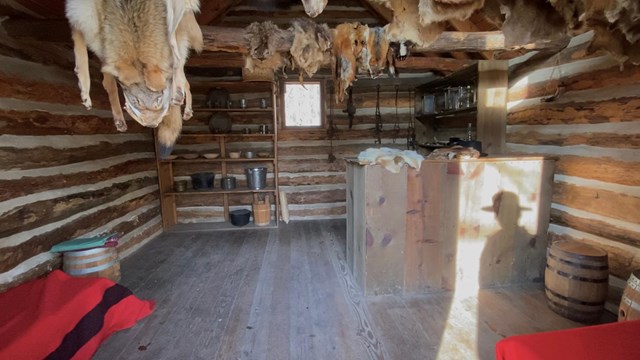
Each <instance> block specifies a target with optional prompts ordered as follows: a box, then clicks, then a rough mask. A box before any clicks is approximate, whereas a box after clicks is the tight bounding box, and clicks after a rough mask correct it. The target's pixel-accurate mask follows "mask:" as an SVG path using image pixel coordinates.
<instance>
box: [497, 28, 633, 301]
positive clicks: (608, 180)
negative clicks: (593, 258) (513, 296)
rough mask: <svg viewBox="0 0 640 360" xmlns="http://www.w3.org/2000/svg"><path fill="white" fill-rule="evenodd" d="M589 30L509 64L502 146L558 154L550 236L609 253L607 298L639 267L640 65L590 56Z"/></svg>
mask: <svg viewBox="0 0 640 360" xmlns="http://www.w3.org/2000/svg"><path fill="white" fill-rule="evenodd" d="M589 41H590V34H585V35H582V36H580V37H578V38H576V39H574V41H573V42H572V44H570V46H569V47H568V48H567V49H566V50H564V51H562V52H560V53H559V54H557V55H554V56H553V57H550V58H548V59H547V60H545V61H542V62H537V63H534V64H532V65H529V66H528V67H527V66H525V67H523V66H518V67H512V69H511V72H510V73H511V76H510V88H509V94H508V118H507V124H508V125H507V150H508V151H509V152H511V153H528V154H544V155H551V156H555V157H557V162H556V170H555V178H554V188H553V198H552V202H553V203H552V209H551V225H550V227H549V233H550V240H551V241H556V240H560V239H575V240H578V241H581V242H584V243H588V244H592V245H597V246H599V247H601V248H603V249H604V250H606V251H607V252H608V253H609V266H610V273H611V274H612V277H611V280H610V284H611V285H613V286H612V290H613V291H610V299H609V304H608V307H609V308H610V309H612V310H615V307H616V306H617V303H618V301H619V296H620V293H619V289H620V288H621V287H623V286H624V282H625V281H626V279H627V278H628V277H629V274H630V272H631V271H633V270H635V269H640V211H638V209H640V171H639V170H640V141H639V139H640V67H639V66H635V65H631V64H628V63H627V64H624V66H622V65H621V64H619V63H618V62H616V61H615V60H614V59H613V58H612V57H610V56H608V55H606V54H602V53H596V54H588V53H587V51H586V50H587V47H588V44H589Z"/></svg>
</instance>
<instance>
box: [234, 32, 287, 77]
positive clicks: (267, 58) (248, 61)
mask: <svg viewBox="0 0 640 360" xmlns="http://www.w3.org/2000/svg"><path fill="white" fill-rule="evenodd" d="M283 33H284V31H282V30H280V29H279V28H278V27H277V26H276V25H275V24H274V23H272V22H271V21H265V22H261V23H260V22H253V23H251V24H250V25H249V26H247V28H246V29H245V35H244V37H245V39H246V40H248V41H249V55H248V56H245V63H244V68H245V69H247V71H248V72H249V73H253V72H254V71H255V70H259V71H260V72H265V71H266V70H271V72H275V71H276V70H278V69H280V68H283V67H285V66H286V65H287V63H288V62H287V60H286V58H285V57H283V56H282V55H281V54H280V53H278V51H277V49H278V43H279V42H280V41H281V40H282V38H283V37H284V36H283Z"/></svg>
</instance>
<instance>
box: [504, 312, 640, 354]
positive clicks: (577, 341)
mask: <svg viewBox="0 0 640 360" xmlns="http://www.w3.org/2000/svg"><path fill="white" fill-rule="evenodd" d="M639 344H640V320H636V321H625V322H619V323H611V324H604V325H595V326H585V327H580V328H575V329H568V330H558V331H549V332H543V333H538V334H531V335H519V336H510V337H508V338H506V339H503V340H501V341H499V342H498V343H497V344H496V359H498V360H554V359H558V360H590V359H593V360H603V359H615V360H637V359H640V345H639Z"/></svg>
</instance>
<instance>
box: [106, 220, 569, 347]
mask: <svg viewBox="0 0 640 360" xmlns="http://www.w3.org/2000/svg"><path fill="white" fill-rule="evenodd" d="M345 227H346V223H345V221H343V220H324V221H306V222H292V223H290V224H281V225H280V228H279V229H261V230H247V231H231V232H192V233H171V234H169V233H165V234H163V235H161V236H160V237H159V238H158V239H156V240H154V241H152V242H151V243H149V244H147V245H146V246H144V247H143V248H141V249H140V250H139V251H137V252H136V253H135V254H133V255H131V256H130V257H129V258H127V259H126V260H124V261H123V262H122V264H121V265H122V280H121V283H122V284H123V285H125V286H127V287H129V288H130V289H131V290H132V291H133V292H134V294H136V295H137V296H138V297H140V298H144V299H153V300H155V301H156V302H157V308H156V310H155V311H154V313H153V314H151V315H150V316H149V317H147V318H146V319H143V320H142V321H140V322H139V323H138V324H137V325H136V326H135V327H133V328H131V329H128V330H124V331H121V332H119V333H116V334H114V335H113V336H112V337H111V338H110V339H108V340H107V341H106V342H105V343H104V344H103V345H102V347H101V348H100V349H99V351H98V353H97V354H96V356H95V359H225V360H226V359H278V360H280V359H292V360H298V359H403V360H404V359H436V358H439V359H475V358H481V359H492V358H494V356H493V347H494V345H495V342H496V341H498V340H499V339H501V338H503V337H505V336H509V335H513V334H522V333H531V332H538V331H544V330H552V329H563V328H570V327H576V326H580V325H579V324H577V323H574V322H572V321H569V320H566V319H564V318H562V317H560V316H557V315H555V314H554V313H553V312H551V311H550V310H548V309H547V307H546V305H545V301H544V294H543V292H542V291H541V290H540V289H537V288H536V289H532V288H512V289H503V290H491V291H488V290H486V291H482V292H480V294H479V295H478V296H477V297H476V296H473V297H468V298H465V299H457V298H455V297H454V296H453V295H452V294H449V293H443V294H435V295H428V296H426V295H425V296H404V297H400V296H379V297H370V298H368V299H365V298H363V297H362V296H360V295H359V291H358V289H357V288H356V287H355V284H354V283H353V279H352V277H351V275H350V274H349V272H348V270H347V268H346V263H345V261H344V241H345V239H344V237H345V232H346V229H345Z"/></svg>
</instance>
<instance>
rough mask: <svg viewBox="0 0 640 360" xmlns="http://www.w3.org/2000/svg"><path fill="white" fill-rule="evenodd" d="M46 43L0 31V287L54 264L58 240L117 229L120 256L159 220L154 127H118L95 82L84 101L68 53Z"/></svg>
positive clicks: (157, 230) (154, 228)
mask: <svg viewBox="0 0 640 360" xmlns="http://www.w3.org/2000/svg"><path fill="white" fill-rule="evenodd" d="M46 49H49V47H47V44H35V43H26V42H15V41H13V40H12V39H9V38H6V37H5V36H4V35H2V36H0V82H1V83H2V86H0V134H1V135H0V169H2V171H1V172H0V217H1V219H2V220H1V222H0V291H2V290H4V289H6V288H9V287H12V286H15V285H17V284H19V283H21V282H24V281H26V280H28V279H31V278H34V277H38V276H40V275H42V274H44V273H46V272H48V271H50V270H51V269H53V268H56V267H59V266H60V258H59V256H57V255H53V254H51V253H49V251H48V250H49V249H50V248H51V246H52V245H54V244H56V243H59V242H61V241H65V240H69V239H72V238H75V237H79V236H89V235H94V234H98V233H102V232H117V233H120V234H121V235H122V237H121V239H120V245H119V246H118V251H119V253H120V256H121V257H124V256H127V255H128V254H130V253H131V252H133V251H134V250H136V249H137V248H139V247H140V246H141V245H142V244H144V243H145V242H147V241H148V240H150V239H152V238H153V237H155V236H156V235H158V234H159V233H160V232H161V230H162V227H161V221H160V208H159V201H158V185H157V172H156V166H155V161H154V156H155V155H154V149H153V141H152V132H151V130H149V129H145V128H142V127H141V126H137V124H135V123H134V122H128V125H129V131H128V132H127V133H124V134H122V133H118V132H116V130H115V127H114V126H113V122H112V120H111V112H110V110H109V104H108V100H107V98H106V93H105V92H104V90H103V89H102V86H101V85H100V83H99V82H94V84H93V88H92V92H91V93H92V97H93V104H94V110H91V111H87V110H85V109H84V107H82V106H81V104H80V94H79V90H78V87H77V79H76V77H75V74H74V73H73V54H72V53H71V51H70V50H67V52H66V53H63V52H62V51H61V49H56V51H57V52H50V53H49V54H50V56H44V55H43V51H46ZM92 74H94V75H97V72H95V71H93V72H92Z"/></svg>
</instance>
